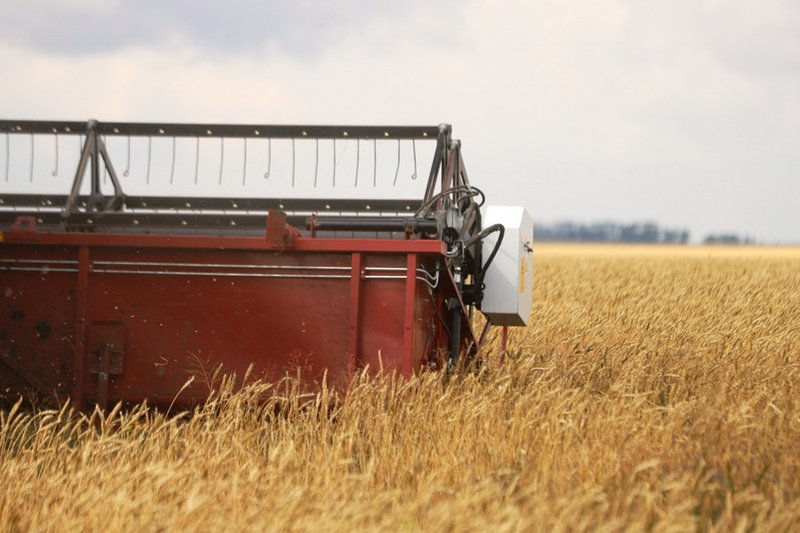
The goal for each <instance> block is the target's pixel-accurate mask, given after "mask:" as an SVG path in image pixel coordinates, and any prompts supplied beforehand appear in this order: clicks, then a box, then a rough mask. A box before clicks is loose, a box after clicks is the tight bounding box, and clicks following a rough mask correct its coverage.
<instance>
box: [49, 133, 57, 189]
mask: <svg viewBox="0 0 800 533" xmlns="http://www.w3.org/2000/svg"><path fill="white" fill-rule="evenodd" d="M53 137H54V141H55V143H54V144H55V158H54V159H55V161H54V162H53V171H52V172H51V173H50V174H52V175H53V177H54V178H55V177H56V176H58V130H56V129H55V128H53Z"/></svg>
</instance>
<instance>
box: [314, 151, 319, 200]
mask: <svg viewBox="0 0 800 533" xmlns="http://www.w3.org/2000/svg"><path fill="white" fill-rule="evenodd" d="M318 173H319V139H314V188H315V189H316V187H317V174H318Z"/></svg>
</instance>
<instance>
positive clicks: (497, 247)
mask: <svg viewBox="0 0 800 533" xmlns="http://www.w3.org/2000/svg"><path fill="white" fill-rule="evenodd" d="M494 232H497V233H499V235H498V236H497V242H496V243H495V244H494V248H493V249H492V253H490V254H489V258H488V259H486V262H485V263H484V264H483V268H481V270H480V272H479V273H478V279H476V280H475V286H476V287H478V288H479V289H480V290H483V278H485V277H486V271H487V270H489V266H490V265H491V264H492V261H494V258H495V256H496V255H497V251H498V250H500V245H501V244H502V243H503V237H505V235H506V228H505V226H503V225H502V224H492V225H491V226H489V227H488V228H485V229H484V230H483V231H481V232H480V233H478V234H477V235H475V236H474V237H472V238H471V239H470V240H468V241H467V242H465V243H464V248H465V249H466V248H469V247H470V246H472V245H473V244H475V242H477V241H483V239H485V238H486V237H488V236H489V235H491V234H492V233H494Z"/></svg>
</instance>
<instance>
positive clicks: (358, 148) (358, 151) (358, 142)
mask: <svg viewBox="0 0 800 533" xmlns="http://www.w3.org/2000/svg"><path fill="white" fill-rule="evenodd" d="M359 159H361V139H356V182H355V185H354V187H358V164H359Z"/></svg>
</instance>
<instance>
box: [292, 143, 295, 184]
mask: <svg viewBox="0 0 800 533" xmlns="http://www.w3.org/2000/svg"><path fill="white" fill-rule="evenodd" d="M294 163H295V161H294V138H292V187H294Z"/></svg>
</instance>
